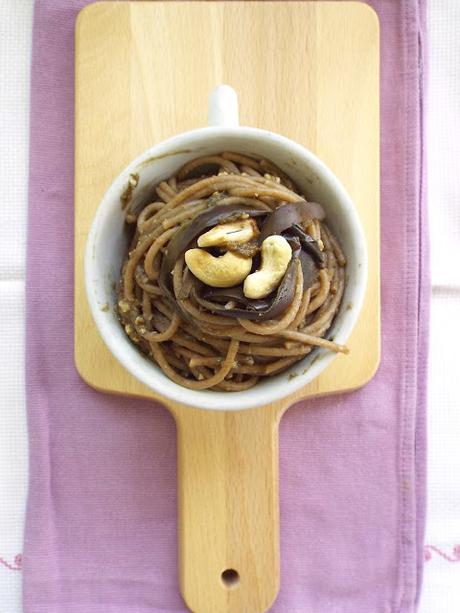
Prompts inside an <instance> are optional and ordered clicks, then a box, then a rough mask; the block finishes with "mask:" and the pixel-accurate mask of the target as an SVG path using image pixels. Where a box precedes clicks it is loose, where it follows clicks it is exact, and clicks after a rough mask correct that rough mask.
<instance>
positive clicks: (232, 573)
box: [220, 568, 240, 588]
mask: <svg viewBox="0 0 460 613" xmlns="http://www.w3.org/2000/svg"><path fill="white" fill-rule="evenodd" d="M220 578H221V579H222V583H223V584H224V585H225V587H228V588H233V587H236V586H237V585H238V583H239V582H240V576H239V574H238V572H237V571H236V570H235V569H234V568H227V569H226V570H224V571H223V573H222V574H221V576H220Z"/></svg>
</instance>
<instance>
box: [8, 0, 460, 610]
mask: <svg viewBox="0 0 460 613" xmlns="http://www.w3.org/2000/svg"><path fill="white" fill-rule="evenodd" d="M428 5H429V12H428V29H429V38H430V53H429V56H430V57H429V61H430V78H429V99H428V125H427V139H428V143H427V151H428V197H429V209H430V222H431V248H432V317H431V352H430V365H429V406H428V446H429V448H428V449H429V452H428V517H427V528H426V547H425V560H426V562H425V580H424V588H423V593H422V601H421V605H420V613H458V612H459V611H460V479H459V478H458V475H459V474H460V446H459V444H458V441H459V440H460V410H459V407H460V386H459V385H458V378H459V374H458V366H457V363H458V362H457V357H456V348H457V347H458V346H459V345H460V327H458V328H457V321H458V318H459V314H460V269H459V267H458V263H459V262H460V170H459V167H458V165H459V160H460V36H459V33H460V0H428ZM32 13H33V0H0V83H1V87H0V178H1V184H2V190H1V197H0V199H1V204H0V398H1V400H0V407H1V420H0V613H20V611H21V557H20V554H21V550H22V533H23V522H24V507H25V497H26V491H27V430H26V417H25V398H24V275H25V239H26V216H27V174H28V129H29V127H28V116H29V86H30V52H31V42H32ZM43 563H44V564H45V563H46V561H45V560H44V561H43ZM101 613H102V612H101ZM369 613H373V612H372V611H369Z"/></svg>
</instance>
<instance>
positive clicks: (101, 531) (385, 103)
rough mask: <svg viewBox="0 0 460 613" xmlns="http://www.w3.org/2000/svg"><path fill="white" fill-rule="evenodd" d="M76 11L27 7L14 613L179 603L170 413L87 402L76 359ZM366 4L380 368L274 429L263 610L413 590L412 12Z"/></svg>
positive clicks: (416, 228) (421, 330)
mask: <svg viewBox="0 0 460 613" xmlns="http://www.w3.org/2000/svg"><path fill="white" fill-rule="evenodd" d="M84 4H86V2H85V0H37V2H36V7H35V22H34V43H33V72H32V112H31V150H30V212H29V237H28V267H27V270H28V278H27V403H28V418H29V433H30V488H29V499H28V510H27V522H26V534H25V552H24V612H25V613H160V612H166V611H185V610H186V607H185V605H184V603H183V601H182V599H181V597H180V594H179V590H178V582H177V555H176V491H175V488H176V468H175V453H176V449H175V427H174V422H173V419H172V418H171V417H170V415H169V414H168V412H167V411H166V410H165V409H163V408H162V407H160V406H152V403H151V402H146V401H142V400H133V399H128V398H121V397H114V396H108V395H104V394H100V393H98V392H95V391H94V390H92V389H91V388H89V387H88V386H87V385H86V384H85V383H83V381H82V380H81V379H80V378H79V376H78V374H77V372H76V370H75V367H74V362H73V338H72V337H73V324H72V281H71V279H72V268H73V255H72V243H73V196H72V194H73V69H74V66H73V60H74V58H73V36H74V24H75V17H76V14H77V11H78V10H79V9H80V8H81V7H82V6H83V5H84ZM371 4H372V6H373V7H374V8H375V10H376V11H377V13H378V15H379V17H380V25H381V75H382V90H381V112H382V130H381V134H382V143H381V144H382V148H381V153H382V155H381V159H382V343H383V346H382V363H381V366H380V369H379V371H378V373H377V375H376V376H375V377H374V379H373V380H372V381H371V383H369V385H367V386H366V387H365V388H363V389H361V390H359V391H357V392H354V393H351V394H347V395H342V396H339V397H334V398H325V399H319V400H315V401H313V402H312V401H309V402H308V410H306V408H305V406H303V403H299V404H298V405H297V406H296V407H294V408H292V409H291V410H290V411H288V413H287V414H286V415H285V417H284V419H283V421H282V424H281V445H280V447H281V471H280V472H281V474H280V482H281V492H280V496H281V570H282V579H281V591H280V594H279V597H278V599H277V601H276V603H275V604H274V605H273V608H272V612H273V613H403V612H404V613H409V612H413V611H415V608H416V603H417V599H418V595H419V591H420V584H421V574H422V573H421V569H422V561H423V551H422V539H423V527H424V514H425V407H426V399H425V387H426V356H427V321H428V299H429V298H428V280H429V279H428V270H427V240H426V239H427V227H426V211H425V199H424V193H425V192H424V186H423V176H424V173H423V163H424V162H423V159H424V156H423V149H422V144H423V133H422V128H423V88H424V84H423V83H424V70H425V69H424V65H423V59H424V56H425V22H424V20H425V2H424V0H420V1H417V0H405V1H404V0H401V1H398V0H373V1H372V2H371ZM395 227H396V228H397V231H396V232H395ZM241 613H253V612H250V611H248V612H241Z"/></svg>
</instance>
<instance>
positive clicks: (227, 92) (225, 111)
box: [208, 85, 239, 128]
mask: <svg viewBox="0 0 460 613" xmlns="http://www.w3.org/2000/svg"><path fill="white" fill-rule="evenodd" d="M238 125H239V121H238V96H237V94H236V91H235V90H234V89H233V87H230V85H219V86H218V87H216V88H215V89H213V91H212V92H211V93H210V94H209V98H208V126H213V127H221V128H236V127H238Z"/></svg>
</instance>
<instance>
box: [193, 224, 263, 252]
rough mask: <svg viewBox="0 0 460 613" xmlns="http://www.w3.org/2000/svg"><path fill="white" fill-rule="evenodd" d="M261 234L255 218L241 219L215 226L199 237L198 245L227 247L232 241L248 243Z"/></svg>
mask: <svg viewBox="0 0 460 613" xmlns="http://www.w3.org/2000/svg"><path fill="white" fill-rule="evenodd" d="M258 234H259V229H258V228H257V224H256V222H255V221H254V219H239V220H238V221H230V222H228V223H223V224H221V225H218V226H215V227H214V228H212V229H211V230H209V231H208V232H206V233H205V234H202V235H201V236H200V237H199V239H198V247H226V246H227V245H228V244H230V243H237V244H241V243H247V242H248V241H250V240H251V238H254V237H255V236H257V235H258Z"/></svg>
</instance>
